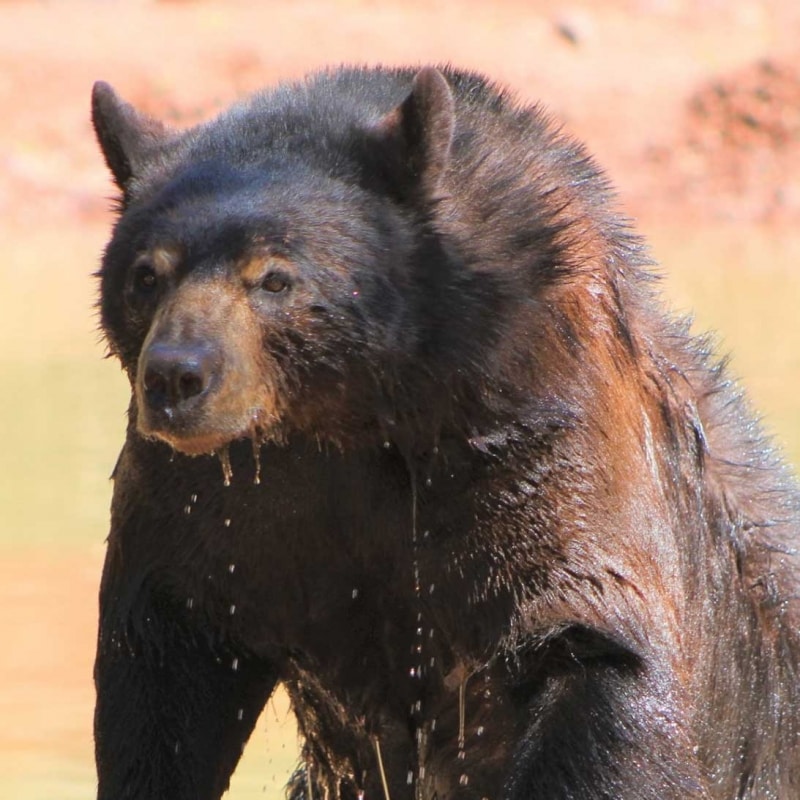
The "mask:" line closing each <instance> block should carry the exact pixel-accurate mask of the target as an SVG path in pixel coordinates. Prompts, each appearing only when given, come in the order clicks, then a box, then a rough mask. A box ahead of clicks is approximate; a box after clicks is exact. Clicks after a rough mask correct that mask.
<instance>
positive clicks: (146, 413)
mask: <svg viewBox="0 0 800 800" xmlns="http://www.w3.org/2000/svg"><path fill="white" fill-rule="evenodd" d="M137 405H138V414H137V421H136V427H137V430H138V432H139V433H140V434H141V435H142V436H144V437H145V438H146V439H154V440H158V441H162V442H165V443H166V444H168V445H169V446H170V447H172V449H173V450H177V451H178V452H180V453H184V454H185V455H189V456H199V455H211V454H214V453H219V452H220V451H222V450H223V449H225V448H227V447H228V446H229V445H230V444H232V443H233V442H235V441H238V440H240V439H251V440H252V441H253V442H254V443H258V444H263V443H264V442H266V441H268V440H271V439H277V438H279V437H278V436H277V424H276V421H275V420H274V419H270V415H268V414H267V412H266V410H265V409H263V408H261V407H252V408H248V409H245V410H242V411H241V412H239V413H238V414H221V413H219V412H216V413H214V412H211V413H209V410H208V409H203V408H198V409H194V410H193V411H192V412H191V413H185V412H181V413H177V412H175V411H174V410H170V409H165V410H158V411H154V410H153V409H152V408H148V407H147V405H146V404H145V403H143V402H142V401H141V399H140V400H139V402H138V404H137ZM209 418H211V419H213V420H214V424H213V425H210V424H208V419H209Z"/></svg>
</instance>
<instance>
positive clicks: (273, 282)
mask: <svg viewBox="0 0 800 800" xmlns="http://www.w3.org/2000/svg"><path fill="white" fill-rule="evenodd" d="M261 288H262V290H263V291H265V292H270V293H271V294H279V293H280V292H285V291H286V290H287V289H288V288H289V278H288V277H287V276H286V275H284V274H283V273H282V272H276V271H272V272H268V273H267V274H266V275H265V276H264V278H263V279H262V281H261Z"/></svg>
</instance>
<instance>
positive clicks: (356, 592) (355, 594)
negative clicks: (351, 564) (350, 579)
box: [353, 589, 358, 600]
mask: <svg viewBox="0 0 800 800" xmlns="http://www.w3.org/2000/svg"><path fill="white" fill-rule="evenodd" d="M356 597H358V589H353V600H355V599H356Z"/></svg>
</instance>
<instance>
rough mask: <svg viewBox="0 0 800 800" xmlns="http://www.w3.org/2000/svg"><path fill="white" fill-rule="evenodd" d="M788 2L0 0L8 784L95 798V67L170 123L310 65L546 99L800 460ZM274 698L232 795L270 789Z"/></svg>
mask: <svg viewBox="0 0 800 800" xmlns="http://www.w3.org/2000/svg"><path fill="white" fill-rule="evenodd" d="M799 40H800V4H798V3H797V2H796V0H774V1H773V2H744V0H586V1H585V2H580V0H575V2H563V3H562V2H553V0H548V1H547V2H544V0H541V1H540V0H493V1H491V2H490V1H489V0H486V2H477V0H393V1H391V0H389V1H387V2H379V1H378V0H336V2H323V0H296V2H291V3H278V2H275V3H272V2H261V3H258V4H253V3H249V2H248V3H244V2H241V3H239V2H231V0H200V1H198V2H191V1H189V0H184V1H183V2H155V0H149V1H145V0H139V1H138V2H134V1H133V0H131V1H130V2H110V1H109V2H69V0H61V1H60V2H44V1H40V2H8V1H7V0H0V420H1V422H0V425H1V426H2V444H0V641H2V643H3V645H2V647H0V720H2V721H3V724H2V725H0V798H2V800H5V799H6V798H9V800H10V799H11V798H13V799H14V800H33V799H34V798H35V799H36V800H50V799H51V798H54V797H58V798H60V799H61V800H72V798H83V799H84V800H85V799H86V798H92V797H93V796H94V784H95V779H94V767H93V762H92V741H91V720H92V706H93V701H94V697H93V689H92V684H91V667H92V659H93V651H94V637H95V627H96V594H97V585H98V579H99V574H100V567H101V561H102V557H103V551H104V538H105V535H106V525H107V516H108V503H109V496H110V489H111V487H110V483H109V480H108V476H109V474H110V472H111V469H112V467H113V464H114V460H115V458H116V454H117V452H118V449H119V447H120V444H121V442H122V437H123V430H124V422H125V420H124V410H125V406H126V402H127V387H126V385H125V382H124V380H123V378H122V375H121V373H120V371H119V369H118V367H117V365H116V363H115V362H113V361H107V360H104V359H103V347H102V345H101V343H100V342H99V338H98V334H97V329H96V316H95V312H94V309H93V304H94V301H95V288H96V287H95V282H94V280H93V279H92V277H91V275H92V272H93V271H94V270H96V269H97V267H98V261H99V254H100V252H101V250H102V247H103V244H104V242H105V240H106V238H107V236H108V231H109V226H110V224H111V222H112V216H111V213H110V211H109V202H108V199H107V198H108V197H110V196H111V195H113V191H112V187H111V185H110V182H109V180H108V176H107V174H106V172H105V169H104V165H103V163H102V159H101V157H100V155H99V152H98V150H97V147H96V146H95V144H94V138H93V135H92V131H91V126H90V123H89V92H90V89H91V85H92V82H93V81H95V80H97V79H104V80H107V81H110V82H111V83H112V84H114V86H115V87H116V88H117V89H118V90H119V91H120V93H121V94H122V95H123V96H124V97H125V98H126V99H128V100H129V101H131V102H133V103H134V104H136V105H137V106H139V107H140V108H142V109H144V110H146V111H148V112H150V113H152V114H155V115H157V116H159V117H161V118H163V119H165V120H167V121H169V122H170V123H172V124H174V125H178V126H182V125H187V124H191V123H193V122H196V121H198V120H200V119H203V118H205V117H207V116H209V115H210V114H213V113H214V112H215V111H216V110H218V109H220V108H221V107H223V106H225V105H226V104H228V103H230V102H231V101H233V100H235V99H236V98H237V97H240V96H241V95H243V94H244V93H246V92H250V91H253V90H255V89H257V88H258V87H260V86H262V85H264V84H269V83H272V82H274V81H276V80H281V79H291V78H297V77H299V76H301V75H303V74H304V73H305V72H307V71H309V70H313V69H315V68H317V67H319V66H321V65H324V64H335V63H340V62H343V61H346V62H370V63H377V62H382V63H387V64H396V63H407V62H411V63H415V62H452V63H454V64H457V65H460V66H463V67H468V68H472V69H475V70H480V71H484V72H486V73H488V74H490V75H491V76H493V77H494V78H496V79H497V80H498V81H501V82H503V83H505V84H508V85H509V86H510V87H512V88H513V89H514V90H516V92H517V93H518V94H519V96H520V97H521V98H523V99H524V100H526V101H534V100H539V101H541V102H543V103H544V104H545V105H546V106H547V107H549V109H550V110H551V111H552V113H553V114H554V115H555V116H556V117H558V118H560V119H561V120H563V121H564V124H565V125H566V128H567V129H568V130H569V131H571V132H573V133H574V134H576V135H577V136H579V137H580V138H582V139H584V140H585V141H586V142H587V143H588V144H589V148H590V150H591V151H592V152H594V153H595V154H596V156H597V158H598V160H599V161H600V163H601V164H603V165H604V166H605V167H606V168H607V169H608V171H609V173H610V175H611V177H612V179H613V181H614V183H615V184H616V186H617V187H618V189H619V194H620V203H621V206H622V208H623V209H624V210H625V212H626V213H627V214H629V215H630V216H632V217H634V218H635V219H636V220H637V225H638V227H639V230H640V231H641V232H642V233H644V234H645V235H646V236H647V237H648V239H649V241H650V243H651V246H652V250H653V254H654V256H655V258H656V259H657V260H658V262H659V264H660V268H661V271H662V272H663V274H664V281H663V290H664V293H665V295H666V298H667V300H668V302H669V303H670V304H671V305H672V306H673V308H675V309H678V310H682V311H688V310H692V311H693V312H694V313H695V318H696V327H697V328H698V329H699V330H705V329H709V328H712V329H715V330H717V331H718V332H719V336H720V350H721V352H731V353H732V354H733V362H732V363H733V369H734V372H735V373H736V374H738V375H739V376H741V377H742V379H743V380H744V382H745V384H746V385H747V387H748V389H749V392H750V395H751V398H752V401H753V404H754V405H755V407H756V408H758V409H759V410H760V412H762V414H763V417H764V420H765V424H766V426H767V428H768V429H769V430H770V431H772V432H773V434H774V436H775V439H776V441H777V442H778V443H779V444H780V446H781V447H783V448H784V450H785V452H786V454H787V456H788V458H789V459H790V460H791V461H792V462H793V463H794V464H795V465H796V464H798V463H800V323H799V322H798V310H799V309H800V226H798V222H800V170H798V165H799V164H800V51H798V48H797V42H798V41H799ZM296 751H297V739H296V734H295V730H294V727H293V723H292V719H291V714H290V711H289V709H288V707H287V704H286V702H285V699H284V698H283V696H278V697H276V698H275V700H274V701H272V702H271V704H270V706H269V707H268V708H267V709H266V711H265V714H264V716H263V717H262V719H261V720H260V722H259V724H258V728H257V733H256V735H255V736H254V738H253V740H252V741H251V742H250V745H249V746H248V749H247V751H246V753H245V757H244V761H243V763H242V765H241V767H240V769H239V770H238V771H237V774H236V776H235V777H234V781H233V784H232V787H231V791H230V793H229V795H228V796H229V797H231V798H235V800H246V799H247V798H256V797H258V798H264V797H268V798H277V797H279V796H280V794H281V788H282V786H283V783H284V781H285V779H286V775H287V773H288V771H289V770H290V769H291V766H292V764H293V761H294V758H295V756H296Z"/></svg>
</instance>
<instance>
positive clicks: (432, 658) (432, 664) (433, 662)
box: [431, 656, 436, 669]
mask: <svg viewBox="0 0 800 800" xmlns="http://www.w3.org/2000/svg"><path fill="white" fill-rule="evenodd" d="M435 664H436V659H435V658H434V657H433V656H431V669H433V667H434V665H435Z"/></svg>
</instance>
